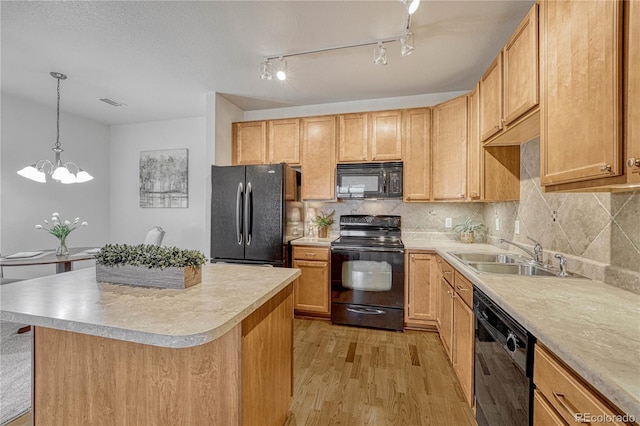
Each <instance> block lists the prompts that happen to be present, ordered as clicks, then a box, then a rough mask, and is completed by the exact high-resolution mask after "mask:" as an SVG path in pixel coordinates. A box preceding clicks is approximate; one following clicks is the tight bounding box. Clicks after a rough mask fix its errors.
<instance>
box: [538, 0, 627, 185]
mask: <svg viewBox="0 0 640 426" xmlns="http://www.w3.org/2000/svg"><path fill="white" fill-rule="evenodd" d="M625 3H627V2H625ZM629 3H631V4H633V3H634V2H629ZM633 7H637V6H633ZM622 12H623V2H622V1H611V0H592V1H547V0H543V1H541V2H540V32H541V34H540V72H541V90H542V99H541V102H542V105H541V111H542V115H541V134H540V182H541V184H542V185H543V186H550V185H557V184H564V183H571V182H580V181H586V180H593V179H598V178H604V177H612V176H620V175H621V174H622V173H623V165H622V140H623V139H622V135H623V132H622V125H621V124H622V98H623V96H622V39H623V27H622V22H623V19H622V17H623V16H622ZM594 40H597V41H598V42H597V43H594Z"/></svg>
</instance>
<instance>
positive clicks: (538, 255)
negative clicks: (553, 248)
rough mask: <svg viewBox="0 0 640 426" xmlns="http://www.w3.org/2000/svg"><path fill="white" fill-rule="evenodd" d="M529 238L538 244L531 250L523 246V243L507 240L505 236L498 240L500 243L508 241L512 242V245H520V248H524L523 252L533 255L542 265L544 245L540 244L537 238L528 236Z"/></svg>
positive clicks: (508, 242)
mask: <svg viewBox="0 0 640 426" xmlns="http://www.w3.org/2000/svg"><path fill="white" fill-rule="evenodd" d="M527 238H528V239H530V240H531V241H533V242H534V243H535V244H536V245H535V246H534V247H533V251H531V250H529V249H528V248H526V247H523V246H522V245H520V244H518V243H516V242H513V241H509V240H505V239H504V238H500V239H499V240H498V242H500V243H507V244H511V245H512V246H516V247H518V248H519V249H520V250H522V251H523V252H525V253H527V254H528V255H529V256H531V258H532V259H533V260H534V261H535V262H536V263H538V264H540V265H542V245H540V243H539V242H537V241H536V240H534V239H533V238H531V237H529V236H527Z"/></svg>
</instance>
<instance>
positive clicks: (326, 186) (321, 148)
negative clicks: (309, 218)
mask: <svg viewBox="0 0 640 426" xmlns="http://www.w3.org/2000/svg"><path fill="white" fill-rule="evenodd" d="M301 122H302V169H301V177H302V199H303V200H334V199H335V198H336V196H335V191H336V139H337V135H336V117H335V116H333V115H328V116H322V117H306V118H303V119H302V121H301Z"/></svg>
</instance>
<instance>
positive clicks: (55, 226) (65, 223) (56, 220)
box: [36, 213, 89, 256]
mask: <svg viewBox="0 0 640 426" xmlns="http://www.w3.org/2000/svg"><path fill="white" fill-rule="evenodd" d="M44 223H45V224H44V225H36V229H43V230H45V231H47V232H48V233H50V234H51V235H53V236H54V237H56V238H57V239H58V241H59V243H60V244H59V245H58V248H57V249H56V256H67V255H68V254H69V249H68V248H67V236H68V235H69V234H70V233H71V231H73V230H74V229H76V228H77V227H78V226H87V225H89V223H88V222H80V218H79V217H76V218H75V219H74V220H73V222H71V221H70V220H62V219H60V214H58V213H53V214H52V215H51V219H50V221H48V220H46V219H45V220H44Z"/></svg>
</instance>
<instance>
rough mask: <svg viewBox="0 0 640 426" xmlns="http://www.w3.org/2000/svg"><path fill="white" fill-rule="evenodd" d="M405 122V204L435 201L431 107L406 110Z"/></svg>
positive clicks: (403, 135)
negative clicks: (432, 192)
mask: <svg viewBox="0 0 640 426" xmlns="http://www.w3.org/2000/svg"><path fill="white" fill-rule="evenodd" d="M403 122H404V124H403V126H404V127H403V132H402V137H403V141H402V142H403V143H402V145H403V153H402V158H404V162H403V163H404V167H403V171H402V185H403V188H402V193H403V201H406V202H414V201H422V202H424V201H429V200H430V199H431V108H416V109H410V110H406V111H405V112H404V117H403Z"/></svg>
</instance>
